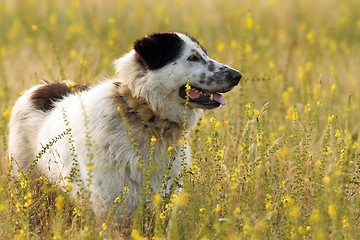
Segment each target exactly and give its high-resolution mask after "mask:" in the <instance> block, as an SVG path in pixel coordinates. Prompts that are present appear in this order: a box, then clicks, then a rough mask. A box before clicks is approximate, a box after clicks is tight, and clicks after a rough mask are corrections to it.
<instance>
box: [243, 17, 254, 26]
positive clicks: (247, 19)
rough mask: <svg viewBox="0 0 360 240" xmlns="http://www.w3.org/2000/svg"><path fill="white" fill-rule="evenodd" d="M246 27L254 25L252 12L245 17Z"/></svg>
mask: <svg viewBox="0 0 360 240" xmlns="http://www.w3.org/2000/svg"><path fill="white" fill-rule="evenodd" d="M245 27H246V28H248V29H252V28H253V27H254V20H253V18H252V14H251V13H247V14H246V17H245Z"/></svg>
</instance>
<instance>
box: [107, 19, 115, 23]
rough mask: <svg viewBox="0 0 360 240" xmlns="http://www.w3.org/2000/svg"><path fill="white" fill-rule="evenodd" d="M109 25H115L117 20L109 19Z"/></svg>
mask: <svg viewBox="0 0 360 240" xmlns="http://www.w3.org/2000/svg"><path fill="white" fill-rule="evenodd" d="M108 23H109V24H115V23H116V19H115V18H109V19H108Z"/></svg>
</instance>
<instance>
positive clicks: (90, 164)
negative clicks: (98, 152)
mask: <svg viewBox="0 0 360 240" xmlns="http://www.w3.org/2000/svg"><path fill="white" fill-rule="evenodd" d="M86 168H87V170H88V171H89V172H93V171H94V164H92V163H88V164H87V165H86Z"/></svg>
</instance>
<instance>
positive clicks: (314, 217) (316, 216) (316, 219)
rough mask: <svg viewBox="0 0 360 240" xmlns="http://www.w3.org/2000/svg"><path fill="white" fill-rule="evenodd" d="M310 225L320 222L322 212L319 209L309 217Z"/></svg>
mask: <svg viewBox="0 0 360 240" xmlns="http://www.w3.org/2000/svg"><path fill="white" fill-rule="evenodd" d="M309 220H310V223H312V224H316V223H318V222H319V221H320V211H319V210H317V209H314V210H313V211H312V212H311V214H310V217H309Z"/></svg>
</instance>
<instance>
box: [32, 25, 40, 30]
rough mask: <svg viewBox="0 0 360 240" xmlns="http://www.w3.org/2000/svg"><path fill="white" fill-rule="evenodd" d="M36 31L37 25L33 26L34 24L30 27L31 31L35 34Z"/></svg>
mask: <svg viewBox="0 0 360 240" xmlns="http://www.w3.org/2000/svg"><path fill="white" fill-rule="evenodd" d="M38 29H39V26H38V25H35V24H33V25H31V30H32V31H34V32H36V31H37V30H38Z"/></svg>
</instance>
